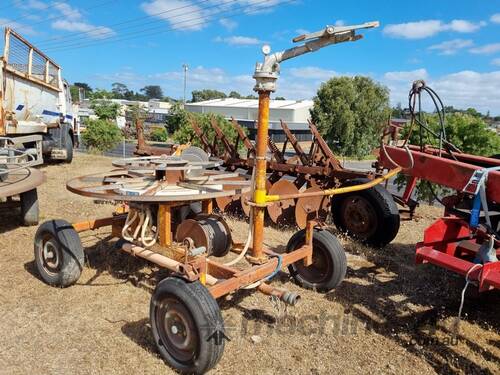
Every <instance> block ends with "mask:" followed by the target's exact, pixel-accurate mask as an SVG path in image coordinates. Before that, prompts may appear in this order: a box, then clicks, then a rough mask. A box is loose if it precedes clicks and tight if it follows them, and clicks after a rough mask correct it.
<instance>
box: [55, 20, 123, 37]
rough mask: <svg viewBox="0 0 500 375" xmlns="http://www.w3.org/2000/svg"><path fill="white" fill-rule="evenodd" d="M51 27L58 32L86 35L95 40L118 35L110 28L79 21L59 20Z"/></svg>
mask: <svg viewBox="0 0 500 375" xmlns="http://www.w3.org/2000/svg"><path fill="white" fill-rule="evenodd" d="M51 26H52V28H53V29H56V30H64V31H71V32H81V33H85V34H87V35H88V36H89V37H91V38H94V39H101V38H107V37H110V36H113V35H116V33H115V32H114V31H113V30H112V29H110V28H109V27H105V26H95V25H92V24H90V23H86V22H79V21H66V20H58V21H55V22H52V25H51Z"/></svg>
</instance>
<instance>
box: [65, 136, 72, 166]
mask: <svg viewBox="0 0 500 375" xmlns="http://www.w3.org/2000/svg"><path fill="white" fill-rule="evenodd" d="M71 138H72V137H71V133H67V134H66V136H65V137H64V149H65V150H66V159H64V162H65V163H71V162H72V161H73V140H72V139H71Z"/></svg>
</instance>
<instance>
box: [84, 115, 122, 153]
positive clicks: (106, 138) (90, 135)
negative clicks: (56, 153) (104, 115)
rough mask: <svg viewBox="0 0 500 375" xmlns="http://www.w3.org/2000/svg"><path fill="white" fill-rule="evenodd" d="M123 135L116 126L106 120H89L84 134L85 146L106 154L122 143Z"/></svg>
mask: <svg viewBox="0 0 500 375" xmlns="http://www.w3.org/2000/svg"><path fill="white" fill-rule="evenodd" d="M121 139H122V133H121V131H120V129H119V128H118V126H116V124H114V123H112V122H110V121H106V120H101V119H99V120H87V122H86V128H85V132H83V133H82V141H83V144H84V145H85V146H86V147H87V148H88V149H90V150H91V151H98V152H105V151H109V150H111V149H113V148H114V147H116V145H117V144H118V143H119V142H120V141H121Z"/></svg>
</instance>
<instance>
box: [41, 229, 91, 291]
mask: <svg viewBox="0 0 500 375" xmlns="http://www.w3.org/2000/svg"><path fill="white" fill-rule="evenodd" d="M84 259H85V257H84V253H83V247H82V243H81V241H80V237H79V236H78V233H77V232H76V231H75V229H74V228H73V226H72V225H71V224H70V223H68V222H67V221H64V220H50V221H46V222H45V223H43V224H42V225H40V226H39V227H38V230H37V231H36V234H35V263H36V268H37V270H38V273H39V274H40V276H41V277H42V279H43V281H45V282H46V283H47V284H49V285H53V286H59V287H67V286H70V285H72V284H74V283H75V282H76V281H77V280H78V278H79V277H80V275H81V273H82V269H83V264H84Z"/></svg>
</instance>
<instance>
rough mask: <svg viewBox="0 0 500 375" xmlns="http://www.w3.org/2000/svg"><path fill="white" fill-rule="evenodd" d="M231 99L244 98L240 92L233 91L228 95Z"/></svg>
mask: <svg viewBox="0 0 500 375" xmlns="http://www.w3.org/2000/svg"><path fill="white" fill-rule="evenodd" d="M228 97H229V98H234V99H241V98H242V96H241V94H240V93H239V92H237V91H231V92H230V93H229V95H228Z"/></svg>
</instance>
